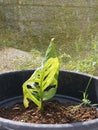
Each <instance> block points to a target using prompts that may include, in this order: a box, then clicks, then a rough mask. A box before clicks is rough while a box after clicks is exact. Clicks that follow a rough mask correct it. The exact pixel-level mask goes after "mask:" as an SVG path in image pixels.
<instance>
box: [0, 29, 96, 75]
mask: <svg viewBox="0 0 98 130" xmlns="http://www.w3.org/2000/svg"><path fill="white" fill-rule="evenodd" d="M57 38H58V37H56V40H55V43H56V48H57V51H58V53H59V56H60V61H61V69H66V70H72V71H77V72H84V73H89V74H92V73H93V72H95V73H94V75H98V70H97V69H98V59H97V57H98V51H97V50H98V41H97V40H96V39H95V38H92V39H90V40H91V41H90V40H88V42H89V43H88V42H86V44H85V43H84V44H82V43H83V39H82V38H81V37H80V38H79V39H78V40H75V42H74V43H73V44H72V48H71V47H67V49H66V50H63V48H64V47H63V45H62V44H61V45H58V42H59V43H60V38H59V39H57ZM43 39H44V38H43ZM61 40H62V39H61ZM41 42H42V45H41V44H40V45H39V44H36V43H39V41H38V39H37V37H36V36H32V32H26V33H25V34H23V33H22V32H19V31H18V32H17V31H16V32H15V31H14V32H13V31H12V30H10V29H7V30H1V33H0V48H4V47H13V48H18V49H20V50H24V51H28V52H30V53H32V54H33V55H34V57H33V59H31V61H30V60H26V61H24V63H22V64H21V65H17V67H16V68H15V69H16V70H20V69H32V68H36V67H38V66H39V64H40V58H42V57H43V54H44V51H45V48H46V46H47V44H43V41H41ZM44 43H45V41H44ZM85 45H86V46H85ZM66 52H67V53H66ZM38 57H39V60H36V59H37V58H38ZM32 61H33V62H32Z"/></svg>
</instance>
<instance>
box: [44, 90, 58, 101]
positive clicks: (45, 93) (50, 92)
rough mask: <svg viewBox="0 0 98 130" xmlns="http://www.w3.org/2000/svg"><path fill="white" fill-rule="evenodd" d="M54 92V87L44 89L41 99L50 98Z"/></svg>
mask: <svg viewBox="0 0 98 130" xmlns="http://www.w3.org/2000/svg"><path fill="white" fill-rule="evenodd" d="M55 93H56V89H55V88H51V89H50V90H48V91H45V92H44V94H43V101H45V100H48V99H50V98H52V97H53V96H54V95H55Z"/></svg>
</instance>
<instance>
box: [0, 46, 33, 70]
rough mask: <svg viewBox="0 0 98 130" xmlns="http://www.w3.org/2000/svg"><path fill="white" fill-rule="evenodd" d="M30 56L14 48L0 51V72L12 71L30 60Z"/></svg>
mask: <svg viewBox="0 0 98 130" xmlns="http://www.w3.org/2000/svg"><path fill="white" fill-rule="evenodd" d="M32 57H33V56H32V54H30V53H28V52H24V51H21V50H19V49H15V48H3V49H0V72H6V71H13V70H16V67H17V66H18V65H20V64H22V63H23V62H24V61H26V60H30V59H31V58H32Z"/></svg>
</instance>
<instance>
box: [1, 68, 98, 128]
mask: <svg viewBox="0 0 98 130" xmlns="http://www.w3.org/2000/svg"><path fill="white" fill-rule="evenodd" d="M33 72H34V70H27V71H16V72H9V73H4V74H0V107H4V106H10V105H13V104H15V103H18V102H22V84H23V82H24V81H25V80H27V79H28V78H29V77H30V76H31V74H32V73H33ZM89 79H90V76H89V75H87V74H83V73H75V72H70V71H60V75H59V86H58V90H57V95H56V96H55V97H54V98H55V99H56V100H59V101H62V102H66V101H72V102H80V100H81V99H82V93H81V91H84V90H85V88H86V86H87V83H88V81H89ZM88 95H89V99H90V100H91V101H92V103H98V78H97V77H93V78H92V81H91V83H90V86H89V89H88ZM0 130H98V119H94V120H91V121H87V122H82V123H72V124H31V123H22V122H16V121H11V120H8V119H4V118H0Z"/></svg>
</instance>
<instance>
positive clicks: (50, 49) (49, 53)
mask: <svg viewBox="0 0 98 130" xmlns="http://www.w3.org/2000/svg"><path fill="white" fill-rule="evenodd" d="M52 57H53V58H55V57H57V53H56V49H55V45H54V38H52V39H51V41H50V44H49V47H48V49H47V51H46V54H45V59H44V61H43V63H45V62H46V61H47V60H48V59H49V58H52Z"/></svg>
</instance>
